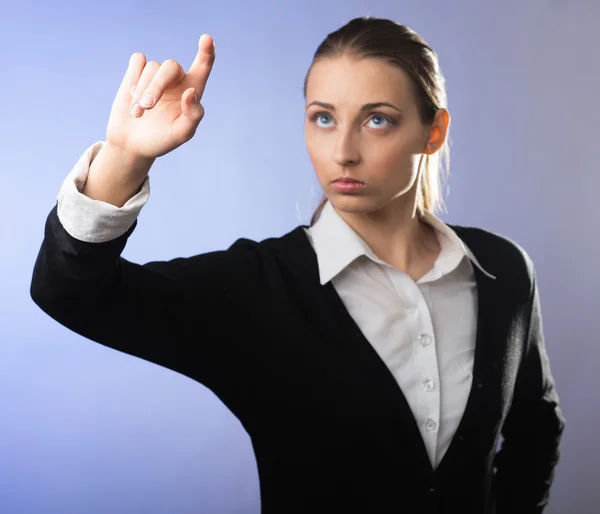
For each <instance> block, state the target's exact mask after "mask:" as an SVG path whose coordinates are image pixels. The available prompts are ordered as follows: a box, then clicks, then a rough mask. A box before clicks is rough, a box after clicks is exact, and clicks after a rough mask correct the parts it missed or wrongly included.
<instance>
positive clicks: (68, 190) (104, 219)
mask: <svg viewBox="0 0 600 514" xmlns="http://www.w3.org/2000/svg"><path fill="white" fill-rule="evenodd" d="M103 145H104V142H103V141H98V142H96V143H94V144H93V145H92V146H90V147H89V148H88V149H87V150H86V151H85V152H84V153H83V155H82V156H81V157H80V158H79V161H78V162H77V164H75V166H74V167H73V169H72V170H71V172H70V173H69V175H68V176H67V178H66V179H65V181H64V182H63V184H62V187H61V188H60V192H59V193H58V196H57V197H56V200H57V201H58V207H57V214H58V219H59V220H60V222H61V224H62V226H63V227H64V229H65V230H66V231H67V232H68V233H69V234H70V235H71V236H72V237H74V238H75V239H79V240H81V241H86V242H88V243H103V242H107V241H112V240H113V239H117V238H118V237H120V236H122V235H123V234H124V233H125V232H127V230H128V229H129V228H130V227H131V226H132V225H133V223H134V222H135V220H136V219H137V217H138V215H139V213H140V211H141V210H142V207H143V206H144V205H145V203H146V202H147V201H148V198H149V196H150V177H146V179H145V180H144V182H143V183H142V185H141V187H140V189H139V190H138V192H137V193H136V194H135V195H134V196H133V197H131V198H130V199H129V200H127V202H126V203H125V205H123V206H122V207H117V206H115V205H112V204H109V203H107V202H103V201H100V200H93V199H92V198H90V197H88V196H86V195H84V194H83V193H82V192H81V191H83V188H84V186H85V182H86V180H87V177H88V173H89V171H90V165H91V164H92V161H93V160H94V158H95V157H96V155H98V152H99V151H100V149H101V148H102V146H103Z"/></svg>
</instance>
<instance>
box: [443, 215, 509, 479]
mask: <svg viewBox="0 0 600 514" xmlns="http://www.w3.org/2000/svg"><path fill="white" fill-rule="evenodd" d="M451 228H452V229H453V230H455V231H456V233H457V234H458V235H459V237H460V238H461V239H463V241H464V242H465V244H467V246H468V247H469V249H470V250H471V251H472V252H473V254H474V255H475V257H476V258H477V260H478V261H479V262H480V263H481V264H482V266H484V268H485V269H488V267H487V263H486V262H485V259H483V255H482V253H481V252H480V251H479V249H478V248H477V244H476V243H477V241H475V240H473V239H472V238H468V237H467V234H465V233H464V232H463V230H462V227H455V226H451ZM473 270H474V273H475V281H476V284H477V309H478V312H477V329H476V341H475V357H474V362H473V381H472V384H471V390H470V392H469V396H468V400H467V404H466V407H465V411H464V413H463V416H462V418H461V421H460V423H459V425H458V428H457V430H456V433H455V435H454V437H453V439H452V442H451V443H450V447H449V448H448V450H447V451H446V454H445V455H444V457H443V459H442V461H441V462H440V465H439V466H438V468H437V470H436V473H445V472H446V471H450V469H451V467H452V462H453V461H455V460H456V459H460V457H461V455H462V454H464V448H465V446H470V445H471V444H472V442H473V440H474V439H475V438H478V437H480V434H477V433H476V430H475V429H476V424H477V420H478V418H479V417H481V416H482V412H483V410H485V409H487V408H489V406H487V405H486V402H487V401H488V400H489V398H488V397H487V395H486V393H487V391H488V389H490V386H491V385H492V383H493V381H494V379H495V377H496V376H497V373H498V368H499V366H500V363H501V362H502V355H501V351H502V348H503V345H502V341H498V338H501V337H502V334H503V332H504V328H505V327H503V326H502V321H501V319H502V310H501V306H500V305H499V302H498V297H499V295H498V292H499V286H498V278H496V279H494V278H491V277H489V276H488V275H486V274H485V273H483V271H481V269H479V267H477V266H473ZM492 272H493V273H494V274H495V275H496V276H497V274H496V273H495V270H492ZM448 466H450V468H448ZM447 468H448V469H447Z"/></svg>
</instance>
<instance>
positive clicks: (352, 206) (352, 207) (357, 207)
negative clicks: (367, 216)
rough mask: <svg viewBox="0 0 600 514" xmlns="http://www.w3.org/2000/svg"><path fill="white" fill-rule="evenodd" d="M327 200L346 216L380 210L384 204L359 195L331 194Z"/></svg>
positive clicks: (375, 199) (377, 199)
mask: <svg viewBox="0 0 600 514" xmlns="http://www.w3.org/2000/svg"><path fill="white" fill-rule="evenodd" d="M327 198H328V199H329V201H330V202H331V205H333V206H334V207H335V208H336V209H337V210H338V211H341V212H344V213H348V214H361V213H366V212H373V211H376V210H377V209H380V208H381V207H382V206H383V204H384V202H382V201H381V199H379V198H373V197H372V196H365V195H361V194H343V193H337V192H335V193H332V194H329V195H327Z"/></svg>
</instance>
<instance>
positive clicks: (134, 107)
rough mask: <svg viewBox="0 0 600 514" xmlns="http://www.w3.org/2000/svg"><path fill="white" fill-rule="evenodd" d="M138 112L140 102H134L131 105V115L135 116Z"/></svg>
mask: <svg viewBox="0 0 600 514" xmlns="http://www.w3.org/2000/svg"><path fill="white" fill-rule="evenodd" d="M140 114H142V108H141V107H140V104H139V103H137V102H136V103H134V104H133V105H132V106H131V115H132V116H135V117H136V118H137V117H138V116H139V115H140Z"/></svg>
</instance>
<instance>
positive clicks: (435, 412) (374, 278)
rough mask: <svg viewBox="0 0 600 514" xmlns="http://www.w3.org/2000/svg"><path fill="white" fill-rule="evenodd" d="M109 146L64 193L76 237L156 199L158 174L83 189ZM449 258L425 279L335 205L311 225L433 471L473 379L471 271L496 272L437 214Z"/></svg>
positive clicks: (92, 238)
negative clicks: (391, 260) (110, 199)
mask: <svg viewBox="0 0 600 514" xmlns="http://www.w3.org/2000/svg"><path fill="white" fill-rule="evenodd" d="M102 146H103V142H102V141H99V142H97V143H94V144H93V145H92V146H90V147H89V148H88V149H87V150H86V151H85V152H84V154H83V155H82V156H81V158H80V159H79V161H78V162H77V164H76V165H75V166H74V167H73V169H72V170H71V172H70V173H69V175H68V177H67V178H66V179H65V181H64V183H63V185H62V187H61V189H60V192H59V194H58V197H57V200H58V217H59V220H60V222H61V224H62V225H63V227H64V228H65V230H66V231H67V232H68V233H69V234H70V235H71V236H73V237H74V238H76V239H80V240H82V241H87V242H105V241H110V240H112V239H116V238H117V237H119V236H121V235H122V234H124V233H125V232H126V231H127V230H128V229H129V228H130V227H131V225H132V224H133V222H134V221H135V219H136V218H137V216H138V214H139V212H140V211H141V209H142V207H143V206H144V205H145V203H146V202H147V201H148V198H149V195H150V184H149V180H150V179H149V177H147V178H146V180H145V181H144V183H143V184H142V186H141V188H140V190H139V191H138V193H137V194H136V195H134V196H133V197H132V198H131V199H129V200H128V201H127V203H125V205H123V207H120V208H119V207H116V206H114V205H111V204H108V203H106V202H102V201H99V200H92V199H91V198H89V197H87V196H85V195H83V194H82V193H81V191H82V190H83V186H84V185H85V181H86V179H87V174H88V172H89V167H90V164H91V162H92V160H93V158H94V157H95V156H96V155H97V153H98V151H99V150H100V148H102ZM424 221H425V222H427V223H429V224H430V225H431V226H432V227H433V228H434V229H435V232H436V235H437V237H438V241H439V244H440V248H441V251H440V255H439V256H438V258H437V260H436V261H435V264H434V266H433V268H432V269H431V270H430V271H429V272H428V273H426V274H425V275H424V276H423V277H422V278H420V279H419V280H418V281H417V282H415V281H414V280H412V279H411V278H410V277H409V276H408V275H406V274H405V273H404V272H402V271H400V270H398V269H396V268H394V267H393V266H391V265H389V264H387V263H386V262H384V261H382V260H381V259H379V258H378V257H377V256H375V255H374V254H373V252H372V251H371V249H370V248H369V247H368V245H367V244H366V243H365V242H364V240H363V239H362V238H361V237H360V236H359V235H358V234H357V233H356V232H354V230H352V228H350V226H349V225H348V224H347V223H346V222H345V221H344V220H343V219H342V218H341V217H340V216H339V215H338V214H337V212H336V211H335V209H333V207H332V206H331V204H330V203H329V202H328V203H327V204H326V205H325V207H324V208H323V211H322V212H321V215H320V217H319V219H318V220H317V222H316V223H315V224H314V225H313V226H312V227H310V228H308V229H306V234H307V236H308V238H309V240H310V242H311V244H312V246H313V248H314V249H315V252H316V255H317V261H318V266H319V274H320V280H321V284H325V283H327V282H329V281H332V284H333V286H334V287H335V289H336V291H337V293H338V294H339V296H340V298H341V299H342V301H343V303H344V305H345V306H346V308H347V310H348V312H349V314H350V315H351V316H352V318H353V319H354V320H355V322H356V324H357V325H358V327H359V328H360V330H361V331H362V333H363V334H364V336H365V337H366V339H367V340H368V341H369V342H370V343H371V345H373V347H374V349H375V350H376V351H377V353H378V354H379V356H380V357H381V359H382V360H383V362H385V364H386V365H387V367H388V369H389V370H390V372H391V373H392V374H393V376H394V377H395V378H396V381H397V382H398V385H399V387H400V388H401V390H402V392H403V393H404V396H405V397H406V400H407V402H408V404H409V406H410V408H411V410H412V412H413V415H414V417H415V420H416V421H417V423H418V425H419V428H420V431H421V435H422V437H423V441H424V442H425V446H426V448H427V452H428V454H429V458H430V460H431V463H432V466H434V467H437V466H438V465H439V463H440V462H441V460H442V457H443V456H444V454H445V452H446V450H447V449H448V446H449V445H450V441H451V440H452V437H453V435H454V433H455V431H456V429H457V428H458V424H459V422H460V419H461V417H462V415H463V412H464V410H465V407H466V402H467V397H468V395H469V391H470V388H471V383H472V378H473V375H472V369H473V358H474V353H475V337H476V322H477V290H476V283H475V277H474V272H473V267H472V265H473V264H474V265H476V266H478V267H479V268H480V269H481V270H482V271H483V273H485V274H487V275H488V276H491V277H492V278H495V277H493V276H492V275H490V274H489V273H487V272H486V271H485V270H484V269H483V268H481V266H480V264H479V263H478V262H477V259H476V258H475V256H474V255H473V254H472V252H471V251H470V250H469V249H468V248H467V247H466V245H465V244H464V243H463V241H462V240H461V239H460V238H459V237H458V235H457V234H456V233H455V232H454V231H453V230H452V229H451V228H450V227H448V226H447V225H446V224H445V223H444V222H442V221H441V220H440V219H438V218H437V217H435V216H434V215H433V214H431V213H427V214H426V215H425V217H424Z"/></svg>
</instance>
